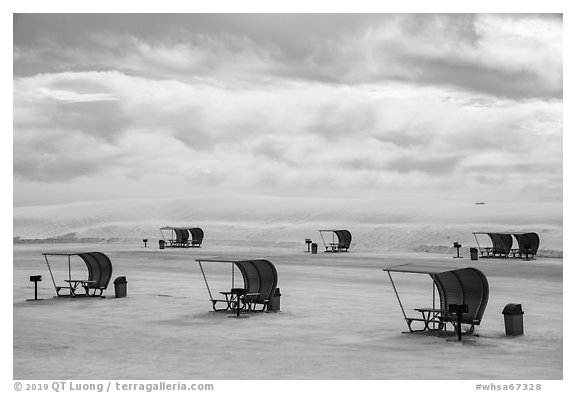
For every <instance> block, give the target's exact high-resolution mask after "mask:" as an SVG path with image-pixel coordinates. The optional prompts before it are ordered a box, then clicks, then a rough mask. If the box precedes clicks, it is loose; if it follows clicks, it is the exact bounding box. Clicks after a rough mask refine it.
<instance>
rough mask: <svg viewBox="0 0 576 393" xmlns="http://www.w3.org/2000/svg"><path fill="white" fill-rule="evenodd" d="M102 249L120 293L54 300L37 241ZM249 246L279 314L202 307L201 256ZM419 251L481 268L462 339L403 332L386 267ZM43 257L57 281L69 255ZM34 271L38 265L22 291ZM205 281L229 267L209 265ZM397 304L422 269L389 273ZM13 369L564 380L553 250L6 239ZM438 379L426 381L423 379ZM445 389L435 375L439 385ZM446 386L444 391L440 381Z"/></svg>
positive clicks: (218, 284) (422, 297)
mask: <svg viewBox="0 0 576 393" xmlns="http://www.w3.org/2000/svg"><path fill="white" fill-rule="evenodd" d="M70 247H72V248H74V249H83V250H101V251H103V252H106V253H107V254H108V255H109V256H110V257H111V259H112V262H113V265H114V274H113V278H114V277H116V276H119V275H124V276H126V277H127V281H128V297H126V298H121V299H115V298H114V286H113V285H110V287H109V289H108V290H107V291H106V293H105V294H106V298H104V299H86V298H85V299H67V298H59V299H54V298H52V296H53V295H54V294H55V291H54V289H53V287H52V283H51V280H50V275H49V273H48V270H47V267H46V265H45V263H44V260H43V258H42V256H41V254H40V253H41V252H42V251H48V250H53V251H55V250H62V249H63V248H70ZM214 255H223V256H224V255H229V256H236V257H246V256H248V255H257V256H260V257H265V258H267V259H269V260H271V261H273V262H274V263H275V265H276V267H277V269H278V274H279V287H280V288H281V293H282V296H281V310H282V311H281V312H279V313H263V314H254V315H252V316H251V317H250V318H247V319H235V318H227V315H226V313H215V312H212V311H211V305H210V302H209V297H208V293H207V291H206V288H205V286H204V281H203V279H202V275H201V273H200V270H199V268H198V265H197V264H196V263H195V262H194V260H195V258H198V257H200V256H214ZM413 261H419V262H420V263H434V262H441V263H451V264H454V266H469V265H471V264H473V266H475V267H477V268H479V269H480V270H482V271H483V272H484V273H485V274H486V276H487V278H488V281H489V284H490V300H489V302H488V307H487V308H486V312H485V314H484V319H483V321H482V324H481V325H480V326H479V327H478V328H477V329H476V330H475V333H477V334H478V335H477V336H472V337H465V340H466V343H465V344H462V343H458V342H451V341H446V338H444V337H434V336H423V335H414V334H403V333H402V331H404V330H406V325H405V323H404V321H403V319H402V314H401V311H400V308H399V306H398V303H397V302H396V298H395V295H394V292H393V290H392V287H391V285H390V282H389V281H388V277H387V275H386V274H385V273H384V272H383V271H382V268H383V267H384V266H388V265H393V264H399V263H409V262H413ZM61 262H62V263H60V264H59V263H56V262H55V263H53V265H54V266H53V269H54V274H55V277H56V279H57V280H63V279H64V278H65V277H66V269H67V267H66V263H65V261H61ZM31 274H42V275H43V277H44V280H43V281H41V282H40V289H39V294H40V297H42V298H45V299H46V300H44V301H40V302H27V301H25V299H26V298H31V297H33V293H34V287H33V285H32V284H31V283H30V282H29V280H28V276H29V275H31ZM207 276H208V279H209V280H210V283H211V285H212V290H213V292H214V293H217V292H218V291H219V290H224V289H229V288H230V285H231V284H230V270H229V268H228V267H225V266H211V267H210V269H209V271H207ZM396 285H397V287H398V290H399V292H400V295H401V297H402V300H403V304H404V307H405V308H406V310H407V311H408V312H412V313H413V312H414V311H412V309H413V308H414V307H417V306H423V305H424V306H426V305H431V304H430V303H431V291H430V289H431V281H430V279H429V278H428V277H425V276H418V275H407V274H404V275H400V274H398V275H397V276H396ZM13 296H14V306H13V307H14V308H13V315H14V339H13V345H14V366H13V367H14V378H15V379H50V380H53V379H56V380H59V379H90V380H92V379H116V380H120V379H144V380H146V379H161V380H165V379H173V380H196V381H199V380H200V381H201V380H227V379H233V380H238V379H239V380H246V379H248V380H251V379H256V380H266V379H306V380H308V379H320V380H340V379H349V380H351V379H356V380H451V379H452V380H486V379H487V380H492V381H493V380H508V381H509V380H552V379H562V378H563V371H562V367H563V360H562V353H563V336H562V322H563V314H562V260H561V259H558V258H555V259H545V258H538V259H536V260H534V261H530V262H526V261H522V260H507V261H503V260H480V261H473V262H472V261H470V260H469V259H454V258H452V257H451V256H439V255H436V256H431V255H430V254H417V253H375V252H372V253H361V252H350V253H347V254H345V253H342V254H326V253H320V254H318V255H310V254H307V253H304V252H302V248H300V247H296V248H295V249H289V248H287V247H286V248H282V249H278V248H277V247H275V248H268V249H266V248H251V247H243V248H242V247H216V246H214V247H212V246H211V247H208V246H206V247H203V248H201V249H187V250H182V249H167V250H158V249H157V248H143V247H142V246H140V245H138V246H134V245H129V244H90V245H86V244H67V245H62V244H19V245H15V247H14V287H13ZM507 303H520V304H522V306H523V309H524V312H525V315H524V331H525V335H524V336H518V337H507V336H506V335H505V333H504V322H503V316H502V313H501V311H502V309H503V307H504V306H505V305H506V304H507ZM434 386H436V385H434ZM443 389H444V390H445V389H446V387H443ZM448 391H450V390H448Z"/></svg>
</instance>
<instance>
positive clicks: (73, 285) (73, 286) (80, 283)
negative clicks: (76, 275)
mask: <svg viewBox="0 0 576 393" xmlns="http://www.w3.org/2000/svg"><path fill="white" fill-rule="evenodd" d="M64 281H66V282H67V283H68V284H69V285H70V296H88V295H89V290H90V285H91V284H95V283H96V282H97V281H93V280H64ZM80 288H83V289H84V291H86V293H85V294H84V293H82V294H77V293H76V291H77V290H78V289H80Z"/></svg>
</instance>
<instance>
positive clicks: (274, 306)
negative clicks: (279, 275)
mask: <svg viewBox="0 0 576 393" xmlns="http://www.w3.org/2000/svg"><path fill="white" fill-rule="evenodd" d="M280 296H282V295H281V294H280V288H276V290H275V291H274V295H272V299H270V302H269V303H268V311H273V312H276V311H280Z"/></svg>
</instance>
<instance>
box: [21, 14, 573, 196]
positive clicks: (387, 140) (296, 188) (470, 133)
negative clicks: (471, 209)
mask: <svg viewBox="0 0 576 393" xmlns="http://www.w3.org/2000/svg"><path fill="white" fill-rule="evenodd" d="M292 18H296V19H297V17H296V16H293V17H292ZM342 18H343V19H340V21H343V20H346V18H344V17H342ZM72 19H73V18H72ZM224 19H226V18H224ZM305 19H306V21H307V22H308V23H307V24H305V25H304V26H303V27H302V29H303V30H304V31H303V36H305V37H308V38H309V39H308V40H303V41H306V42H299V41H298V42H294V40H293V39H292V40H290V39H289V38H290V37H291V35H290V34H288V32H287V31H284V30H282V29H281V26H280V25H279V26H276V27H275V28H274V29H272V30H271V33H270V34H269V36H266V34H265V32H266V31H268V30H267V29H266V28H265V26H264V25H258V26H254V27H252V28H249V27H247V21H248V20H262V19H259V18H258V17H257V16H252V17H251V18H248V19H245V20H244V19H243V20H242V23H240V22H238V24H237V25H233V27H229V28H227V29H226V28H225V27H226V26H224V25H219V26H217V25H211V26H208V23H207V22H206V21H204V22H205V25H202V26H200V27H197V28H196V30H194V29H192V28H187V27H186V26H183V25H178V26H173V29H172V30H162V29H161V26H160V25H158V24H155V25H154V28H153V29H150V30H149V31H147V32H142V31H139V30H138V29H136V30H129V29H124V30H122V29H120V28H119V27H118V26H116V25H115V24H113V25H111V28H110V29H108V31H107V32H103V29H100V28H98V25H97V24H92V25H90V26H91V27H90V28H87V30H86V31H83V30H80V31H79V36H78V37H75V38H66V37H64V36H61V35H60V33H62V32H60V33H58V34H56V33H54V31H53V30H48V31H47V33H46V38H45V41H43V42H47V43H48V44H47V46H46V47H47V48H50V51H45V50H42V49H40V48H39V47H37V46H35V45H34V42H35V41H34V40H33V39H31V38H28V39H22V38H19V39H16V41H15V42H16V44H15V54H17V56H16V58H15V69H16V70H17V71H16V77H15V79H14V175H15V195H16V198H18V195H19V194H18V192H19V191H18V190H24V189H29V188H27V187H25V185H26V184H28V182H32V183H33V184H35V185H36V186H37V187H40V188H42V187H43V185H45V186H46V187H48V185H50V184H52V185H54V184H63V185H69V184H82V186H83V187H86V186H85V183H84V182H85V181H88V180H90V181H92V182H93V183H94V184H98V185H99V186H100V187H102V186H103V185H106V184H108V185H109V188H110V190H112V191H111V192H113V193H115V194H117V195H119V196H134V195H135V193H142V192H144V193H146V194H147V195H148V194H150V195H159V196H162V195H163V193H170V194H172V193H174V192H177V193H185V194H186V193H193V192H200V190H211V191H213V190H234V191H239V192H241V191H246V192H262V193H278V194H283V193H287V192H288V193H302V194H307V195H310V194H311V195H322V194H323V193H327V194H330V195H333V194H343V193H346V194H348V195H354V194H358V195H366V194H372V195H380V194H382V193H387V192H392V191H393V192H405V193H408V194H410V193H413V192H420V191H421V192H428V193H431V194H432V193H438V194H439V195H461V196H463V195H475V194H477V193H480V192H481V193H486V192H488V191H487V190H491V192H493V193H494V195H498V197H500V196H502V197H504V196H505V195H506V196H509V195H516V196H517V195H523V194H522V193H523V191H525V190H529V191H530V193H531V195H534V197H544V195H547V196H549V195H556V196H561V194H562V176H561V170H562V169H561V168H562V132H563V126H562V99H561V93H562V90H561V86H562V78H561V70H562V62H561V60H562V56H561V50H562V48H561V44H558V42H557V40H558V37H559V36H558V34H560V33H561V21H558V20H557V19H554V18H543V17H540V16H522V17H512V16H500V15H420V16H418V15H391V16H376V17H366V18H358V19H354V23H351V24H350V25H349V26H343V28H342V29H341V30H339V29H337V28H336V27H335V26H334V25H331V24H330V23H329V22H328V21H324V23H325V25H323V26H320V27H317V28H314V26H313V23H312V21H313V20H316V19H314V17H312V16H308V17H307V18H305ZM73 20H74V19H73ZM208 20H210V18H208ZM216 20H220V21H222V20H223V19H218V18H216ZM291 20H294V19H291ZM329 20H330V21H332V22H333V21H335V19H330V18H329ZM500 22H501V23H500ZM558 27H560V31H559V30H558ZM157 29H159V30H158V31H160V30H161V31H162V32H163V33H162V34H160V35H158V36H154V35H153V34H152V32H154V31H157ZM18 31H20V30H18ZM174 31H179V32H181V34H179V35H177V36H173V35H171V32H174ZM51 33H52V34H55V36H59V37H60V36H61V37H62V40H61V41H57V40H54V39H53V37H54V36H51ZM20 34H24V33H20ZM26 34H31V32H27V33H26ZM26 34H24V35H26ZM560 37H561V35H560ZM288 41H291V44H288ZM82 44H83V45H82ZM48 52H50V54H48ZM530 53H532V55H530ZM42 60H47V63H46V65H43V61H42ZM23 67H24V68H26V70H25V71H26V72H22V73H19V71H18V70H22V69H24V68H23ZM35 67H40V68H38V69H42V70H44V72H32V71H34V69H35ZM41 67H44V68H41ZM38 69H37V70H38ZM63 70H64V71H63ZM27 73H30V74H27ZM557 173H560V176H558V175H556V174H557ZM158 184H162V186H161V187H158V186H156V185H158ZM534 184H539V185H540V186H541V188H540V189H538V188H536V187H534ZM146 185H148V186H146ZM45 189H48V188H45ZM52 189H53V188H50V190H52Z"/></svg>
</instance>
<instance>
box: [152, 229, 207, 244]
mask: <svg viewBox="0 0 576 393" xmlns="http://www.w3.org/2000/svg"><path fill="white" fill-rule="evenodd" d="M160 233H161V234H162V239H163V240H164V242H165V246H166V247H181V248H186V247H200V246H201V245H202V241H203V240H204V231H203V230H202V228H186V227H162V228H160Z"/></svg>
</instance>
